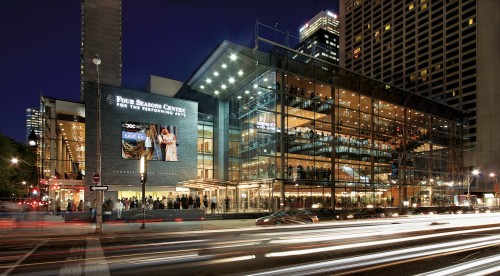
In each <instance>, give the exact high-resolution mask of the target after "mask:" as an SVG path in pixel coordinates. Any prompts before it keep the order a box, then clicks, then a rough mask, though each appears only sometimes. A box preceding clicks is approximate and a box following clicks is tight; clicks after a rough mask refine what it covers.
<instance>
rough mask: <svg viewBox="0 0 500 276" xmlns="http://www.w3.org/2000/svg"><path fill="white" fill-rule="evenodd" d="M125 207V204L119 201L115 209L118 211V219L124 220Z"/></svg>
mask: <svg viewBox="0 0 500 276" xmlns="http://www.w3.org/2000/svg"><path fill="white" fill-rule="evenodd" d="M124 207H125V206H123V203H122V201H121V200H117V201H116V203H115V208H114V209H116V217H117V218H122V211H123V209H124Z"/></svg>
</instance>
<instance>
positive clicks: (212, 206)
mask: <svg viewBox="0 0 500 276" xmlns="http://www.w3.org/2000/svg"><path fill="white" fill-rule="evenodd" d="M216 206H217V197H215V195H214V196H212V198H211V199H210V210H211V212H212V214H213V213H215V207H216Z"/></svg>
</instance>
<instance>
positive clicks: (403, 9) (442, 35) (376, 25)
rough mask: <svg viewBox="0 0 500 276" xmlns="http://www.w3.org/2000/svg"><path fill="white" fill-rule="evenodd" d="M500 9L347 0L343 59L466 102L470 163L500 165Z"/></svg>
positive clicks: (490, 0) (454, 102)
mask: <svg viewBox="0 0 500 276" xmlns="http://www.w3.org/2000/svg"><path fill="white" fill-rule="evenodd" d="M499 12H500V2H499V1H496V0H485V1H483V0H481V1H477V0H453V1H429V0H418V1H413V0H407V1H387V0H386V1H380V0H377V1H361V0H341V1H340V14H341V15H342V21H343V24H342V25H341V32H340V33H341V43H340V44H341V45H342V47H341V54H342V57H341V61H342V59H343V58H344V57H345V62H344V61H343V62H341V66H342V67H345V68H346V69H349V70H353V71H356V72H359V73H361V74H363V75H366V76H370V77H372V78H375V79H379V80H382V81H383V82H385V83H390V84H392V85H395V86H397V87H398V88H401V89H405V90H408V91H411V92H414V93H416V94H419V95H422V96H425V97H429V98H431V99H433V100H436V101H439V102H442V103H445V104H447V105H450V106H452V107H455V108H459V109H462V110H463V111H464V113H465V116H466V121H465V122H464V123H466V124H467V125H468V128H467V131H466V132H465V134H464V150H465V151H466V152H465V156H464V160H465V165H466V166H468V167H477V168H480V169H482V170H485V169H487V168H488V170H491V171H497V172H498V171H499V170H500V167H499V165H498V164H500V150H499V147H498V146H497V145H498V141H499V140H500V127H499V126H500V125H499V123H498V120H497V118H498V117H499V116H500V109H499V108H498V106H499V105H500V97H498V96H497V95H498V93H499V91H498V89H499V87H500V80H499V78H498V75H499V72H498V70H499V69H498V63H499V62H500V59H499V56H498V55H497V54H495V53H496V52H497V49H498V47H499V46H500V42H499V41H500V39H499V36H500V33H499V32H498V30H497V28H496V27H495V26H497V25H498V24H494V23H493V22H497V21H498V19H496V18H497V17H498V13H499ZM497 174H498V173H497Z"/></svg>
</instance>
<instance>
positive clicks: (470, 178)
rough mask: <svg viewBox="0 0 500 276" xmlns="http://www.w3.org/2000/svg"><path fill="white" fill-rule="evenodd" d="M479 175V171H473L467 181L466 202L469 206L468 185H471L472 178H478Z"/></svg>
mask: <svg viewBox="0 0 500 276" xmlns="http://www.w3.org/2000/svg"><path fill="white" fill-rule="evenodd" d="M478 175H479V170H477V169H476V170H473V171H472V174H470V175H469V181H468V184H467V202H468V203H469V204H470V184H471V183H472V177H474V176H478Z"/></svg>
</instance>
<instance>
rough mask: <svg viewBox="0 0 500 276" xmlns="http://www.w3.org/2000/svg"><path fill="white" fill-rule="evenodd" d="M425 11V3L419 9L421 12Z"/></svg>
mask: <svg viewBox="0 0 500 276" xmlns="http://www.w3.org/2000/svg"><path fill="white" fill-rule="evenodd" d="M425 9H427V3H425V4H423V5H422V6H421V7H420V10H421V11H423V10H425Z"/></svg>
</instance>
